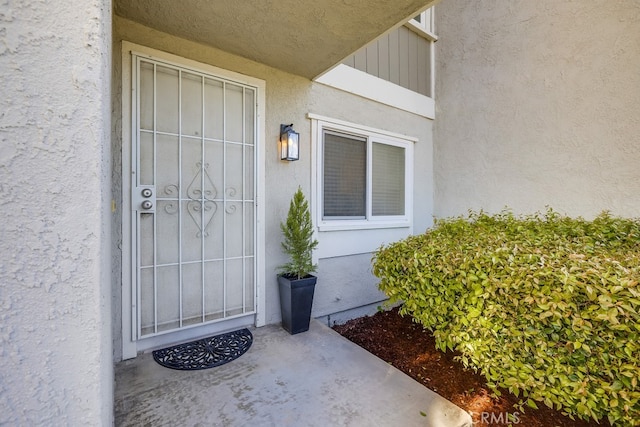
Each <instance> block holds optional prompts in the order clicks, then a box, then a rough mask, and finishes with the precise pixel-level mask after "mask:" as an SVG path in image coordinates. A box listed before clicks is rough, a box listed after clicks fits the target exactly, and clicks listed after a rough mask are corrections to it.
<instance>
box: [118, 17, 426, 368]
mask: <svg viewBox="0 0 640 427" xmlns="http://www.w3.org/2000/svg"><path fill="white" fill-rule="evenodd" d="M114 19H115V34H114V52H115V54H114V69H115V70H116V71H115V74H116V75H115V76H114V96H115V97H116V99H115V102H114V120H115V121H116V126H114V135H113V139H114V144H115V145H114V148H113V150H114V165H117V166H115V167H114V169H117V170H118V171H119V170H120V162H121V158H120V153H121V146H120V145H119V144H120V143H121V126H120V125H119V122H120V116H121V112H120V107H119V105H118V103H119V100H118V99H117V97H118V96H119V95H117V94H119V93H120V88H119V86H118V85H120V84H121V83H120V81H121V77H120V74H121V72H120V65H119V64H118V62H119V61H120V58H119V52H120V51H121V47H120V41H121V40H127V41H130V42H133V43H137V44H140V45H143V46H148V47H151V48H154V49H159V50H162V51H165V52H169V53H172V54H176V55H180V56H182V57H185V58H188V59H191V60H196V61H200V62H203V63H207V64H211V65H214V66H216V67H220V68H224V69H227V70H231V71H235V72H240V73H243V74H246V75H250V76H252V77H256V78H259V79H262V80H264V81H265V82H266V141H265V143H266V156H265V157H266V158H265V165H264V167H265V170H266V194H265V196H266V197H265V200H266V251H265V252H266V263H265V264H266V265H265V272H264V274H265V276H266V308H267V313H266V321H267V323H277V322H279V321H280V311H279V300H278V289H277V281H276V266H278V265H280V264H282V263H284V261H285V258H284V255H282V253H281V248H280V241H281V232H280V228H279V224H280V221H281V220H283V219H284V218H285V217H286V214H287V209H288V207H289V201H290V198H291V196H292V195H293V193H294V192H295V190H296V188H297V186H298V185H300V186H301V187H302V189H303V191H304V192H305V194H307V196H309V195H310V194H311V161H312V155H311V122H310V121H309V120H308V119H307V118H306V114H307V113H315V114H319V115H323V116H327V117H331V118H335V119H340V120H345V121H349V122H353V123H358V124H361V125H365V126H371V127H374V128H377V129H382V130H387V131H392V132H396V133H401V134H407V135H410V136H414V137H418V138H419V139H420V141H419V142H418V143H417V144H416V146H415V153H416V165H415V177H416V181H417V180H419V181H418V183H419V184H416V186H415V192H416V194H417V196H416V200H415V202H414V211H415V214H414V216H415V220H414V224H415V226H414V229H415V230H416V231H423V230H424V229H425V228H426V227H427V226H428V225H429V224H430V223H431V219H432V192H431V189H432V188H433V178H432V166H431V162H432V158H431V152H432V145H431V140H432V128H431V123H432V122H431V121H429V120H427V119H425V118H423V117H420V116H417V115H414V114H410V113H407V112H403V111H400V110H397V109H394V108H391V107H388V106H385V105H382V104H378V103H376V102H372V101H368V100H365V99H363V98H360V97H358V96H355V95H352V94H349V93H346V92H343V91H340V90H337V89H333V88H330V87H328V86H324V85H321V84H318V83H313V82H311V81H309V80H307V79H304V78H301V77H297V76H294V75H292V74H288V73H285V72H282V71H279V70H276V69H274V68H271V67H268V66H266V65H262V64H258V63H255V62H252V61H249V60H246V59H243V58H241V57H238V56H234V55H231V54H229V53H226V52H222V51H220V50H217V49H213V48H210V47H207V46H204V45H201V44H198V43H194V42H190V41H186V40H184V39H180V38H176V37H174V36H170V35H168V34H165V33H161V32H158V31H156V30H152V29H150V28H147V27H145V26H142V25H140V24H136V23H134V22H132V21H129V20H125V19H123V18H119V17H115V18H114ZM281 123H294V128H295V129H296V130H297V131H298V132H300V138H301V155H300V160H299V161H297V162H281V161H280V160H279V157H278V153H277V144H276V142H277V139H278V134H279V131H280V124H281ZM418 156H419V157H418ZM114 175H117V176H114V194H116V197H121V194H118V193H119V189H120V188H121V182H120V180H121V177H120V175H119V173H116V172H114ZM120 215H121V213H120V212H118V218H120ZM117 221H119V219H117V220H115V221H114V226H115V227H117V228H118V229H119V228H120V225H119V224H117ZM118 233H120V231H118ZM121 240H122V236H121V234H119V235H118V237H117V239H116V240H115V242H114V260H115V259H116V258H118V257H119V256H120V252H119V246H120V245H121V244H122V243H121ZM370 259H371V256H370V254H365V255H359V256H354V257H347V258H346V259H344V260H342V261H341V260H336V259H331V260H329V259H325V260H323V259H321V260H320V263H319V264H320V266H319V273H320V274H319V276H320V279H319V282H318V283H319V284H318V287H317V297H316V299H315V300H314V315H318V316H319V315H325V314H328V313H331V312H335V311H341V310H345V309H347V308H352V307H354V306H358V305H364V304H368V303H371V302H377V301H379V300H380V299H381V296H380V294H379V292H378V291H377V287H376V279H375V278H374V277H373V276H372V275H371V273H370ZM334 266H337V267H339V268H340V269H341V270H347V269H351V271H349V272H348V274H347V277H348V278H347V279H346V280H345V279H342V278H339V277H338V276H339V271H338V270H337V269H333V268H332V267H334ZM119 269H120V263H119V261H118V264H117V268H114V294H113V295H114V307H119V304H120V300H119V299H120V276H119V274H120V273H119ZM347 296H348V297H349V298H347ZM119 327H120V326H119V320H118V325H115V324H114V328H115V329H114V334H115V336H116V339H118V338H117V336H118V335H119V334H120V330H119ZM118 345H119V343H116V346H118ZM117 358H118V354H117V348H116V359H117Z"/></svg>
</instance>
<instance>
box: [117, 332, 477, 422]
mask: <svg viewBox="0 0 640 427" xmlns="http://www.w3.org/2000/svg"><path fill="white" fill-rule="evenodd" d="M251 333H252V334H253V337H254V341H253V345H252V346H251V348H250V349H249V351H248V352H247V353H245V354H244V355H242V356H241V357H240V358H238V359H236V360H234V361H232V362H231V363H228V364H226V365H222V366H219V367H216V368H212V369H207V370H201V371H176V370H172V369H167V368H164V367H162V366H160V365H158V364H157V363H156V362H155V361H154V360H153V357H152V355H151V354H150V353H147V354H143V355H140V356H138V357H137V358H136V359H133V360H128V361H124V362H121V363H119V364H118V365H117V366H116V386H115V390H116V391H115V422H116V426H225V427H227V426H229V427H235V426H296V427H297V426H305V427H306V426H322V427H326V426H403V427H407V426H433V427H436V426H437V427H458V426H471V417H470V416H469V415H468V414H467V413H466V412H464V411H463V410H462V409H460V408H458V407H457V406H455V405H453V404H452V403H450V402H449V401H447V400H445V399H444V398H442V397H440V396H438V395H437V394H436V393H434V392H432V391H431V390H429V389H427V388H426V387H424V386H423V385H421V384H420V383H418V382H416V381H414V380H413V379H411V378H410V377H409V376H407V375H405V374H404V373H402V372H401V371H399V370H397V369H396V368H394V367H392V366H390V365H388V364H387V363H385V362H384V361H382V360H381V359H378V358H377V357H375V356H373V355H372V354H370V353H369V352H367V351H366V350H363V349H362V348H360V347H358V346H357V345H355V344H353V343H351V342H350V341H348V340H347V339H345V338H343V337H342V336H340V335H339V334H338V333H336V332H335V331H333V330H332V329H330V328H328V327H327V326H326V325H324V324H322V323H320V322H319V321H316V320H314V321H312V323H311V328H310V330H309V331H308V332H305V333H302V334H297V335H293V336H292V335H289V334H288V333H287V332H286V331H284V330H283V329H282V328H280V326H278V325H271V326H265V327H263V328H257V329H256V328H253V329H252V330H251Z"/></svg>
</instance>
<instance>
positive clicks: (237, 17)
mask: <svg viewBox="0 0 640 427" xmlns="http://www.w3.org/2000/svg"><path fill="white" fill-rule="evenodd" d="M433 3H435V1H434V0H430V1H429V0H394V1H388V0H251V1H249V0H235V1H233V0H180V1H176V0H136V1H131V0H115V2H114V4H115V13H116V14H117V15H118V16H121V17H123V18H126V19H129V20H132V21H135V22H138V23H140V24H143V25H146V26H148V27H151V28H154V29H156V30H159V31H162V32H165V33H168V34H172V35H175V36H178V37H181V38H185V39H188V40H192V41H196V42H198V43H202V44H206V45H209V46H212V47H215V48H218V49H221V50H224V51H226V52H230V53H233V54H235V55H239V56H242V57H245V58H248V59H251V60H253V61H256V62H260V63H263V64H267V65H269V66H272V67H275V68H278V69H280V70H283V71H287V72H290V73H292V74H297V75H300V76H303V77H306V78H309V79H313V78H315V77H317V76H319V75H321V74H322V73H324V72H325V71H327V70H328V69H330V68H332V67H333V66H334V65H336V64H338V63H340V62H341V61H342V60H343V59H344V58H346V57H348V56H349V55H351V54H352V53H354V52H355V51H357V50H358V49H360V48H361V47H363V46H365V45H367V44H368V43H369V42H371V41H372V40H374V39H376V38H377V37H379V36H380V35H382V34H384V33H386V32H388V31H389V30H391V29H392V28H394V27H396V26H398V25H401V24H402V23H404V22H406V21H407V20H409V19H410V18H411V17H413V16H415V15H416V14H417V13H418V12H420V11H422V10H424V9H425V8H427V7H428V6H430V5H431V4H433Z"/></svg>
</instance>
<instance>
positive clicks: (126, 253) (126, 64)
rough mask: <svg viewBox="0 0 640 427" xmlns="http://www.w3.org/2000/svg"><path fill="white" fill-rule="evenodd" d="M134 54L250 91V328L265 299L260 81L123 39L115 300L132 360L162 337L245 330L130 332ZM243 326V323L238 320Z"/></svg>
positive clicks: (231, 324)
mask: <svg viewBox="0 0 640 427" xmlns="http://www.w3.org/2000/svg"><path fill="white" fill-rule="evenodd" d="M133 53H135V54H136V55H138V56H144V57H147V58H150V59H155V60H160V61H163V62H168V63H172V64H175V65H177V66H180V67H185V68H190V69H193V70H197V71H200V72H203V73H207V74H212V75H214V76H218V77H221V78H223V79H227V80H231V81H235V82H238V83H241V84H245V85H248V86H253V87H255V88H256V114H257V123H256V141H255V147H256V148H255V150H256V165H255V171H254V173H255V175H254V179H255V180H256V194H255V204H256V217H255V229H256V242H255V245H256V247H255V255H256V272H255V280H256V294H255V298H256V314H255V326H264V325H265V324H266V310H265V306H266V297H265V294H266V292H265V277H266V275H265V207H264V204H263V200H265V197H264V195H265V103H266V102H265V94H266V90H265V88H266V83H265V81H264V80H261V79H257V78H254V77H250V76H247V75H244V74H240V73H236V72H233V71H228V70H224V69H222V68H218V67H215V66H213V65H209V64H205V63H202V62H198V61H194V60H190V59H187V58H183V57H180V56H177V55H173V54H170V53H167V52H163V51H160V50H156V49H152V48H149V47H145V46H141V45H137V44H134V43H131V42H128V41H122V96H121V102H122V170H121V177H122V194H121V206H122V210H121V211H122V248H121V249H122V259H121V261H122V264H121V265H122V283H121V292H122V295H121V298H122V312H121V324H122V328H121V333H122V358H123V359H131V358H134V357H136V356H137V354H138V352H140V351H143V350H148V349H151V348H155V347H158V346H159V345H165V341H166V340H167V339H170V340H173V341H175V342H176V343H177V342H181V341H187V340H190V339H194V338H198V337H201V336H203V335H211V334H215V333H219V332H224V331H226V330H229V329H234V328H237V327H242V326H246V324H242V321H243V319H236V320H235V321H234V320H233V319H232V320H229V321H223V322H220V323H211V324H205V325H203V326H202V327H197V328H191V329H186V330H181V331H177V332H174V333H170V334H166V335H164V336H162V337H160V338H158V337H152V338H147V339H142V340H136V339H135V336H134V333H133V330H132V329H133V328H132V324H133V317H132V316H133V310H135V306H134V304H135V300H136V298H135V296H134V295H133V290H134V288H133V280H134V279H133V275H134V274H135V269H134V266H133V257H132V233H133V232H134V230H133V228H132V227H133V224H132V215H131V212H132V205H131V190H132V173H131V171H132V165H131V161H132V158H131V149H132V144H133V132H135V129H134V126H135V125H136V124H135V123H134V120H133V106H134V102H133V101H134V98H133V97H134V95H135V92H134V87H133V85H132V82H133V76H135V75H136V74H135V72H134V69H133V67H134V65H135V64H134V62H133V61H132V54H133ZM244 322H245V323H246V320H244Z"/></svg>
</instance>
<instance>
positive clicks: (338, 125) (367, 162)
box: [309, 115, 415, 231]
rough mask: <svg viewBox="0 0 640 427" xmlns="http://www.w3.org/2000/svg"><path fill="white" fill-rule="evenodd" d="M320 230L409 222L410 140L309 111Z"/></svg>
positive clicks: (401, 224) (382, 225)
mask: <svg viewBox="0 0 640 427" xmlns="http://www.w3.org/2000/svg"><path fill="white" fill-rule="evenodd" d="M309 117H310V118H312V120H313V119H314V118H317V119H316V120H313V123H314V127H315V132H314V134H315V143H316V156H317V163H316V164H317V167H316V171H317V172H316V188H317V191H316V195H317V197H316V201H317V221H318V226H319V229H320V231H323V230H326V231H330V230H340V229H342V230H348V229H358V228H392V227H408V226H410V222H411V215H410V211H411V194H412V189H411V188H410V187H411V180H412V168H411V164H412V163H411V162H412V155H413V143H414V142H415V140H413V139H411V138H408V137H404V136H401V135H395V134H392V133H389V132H384V131H380V130H375V129H371V128H367V127H364V126H358V125H354V124H349V123H345V122H341V121H336V120H331V119H326V118H322V119H319V116H312V115H309Z"/></svg>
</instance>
